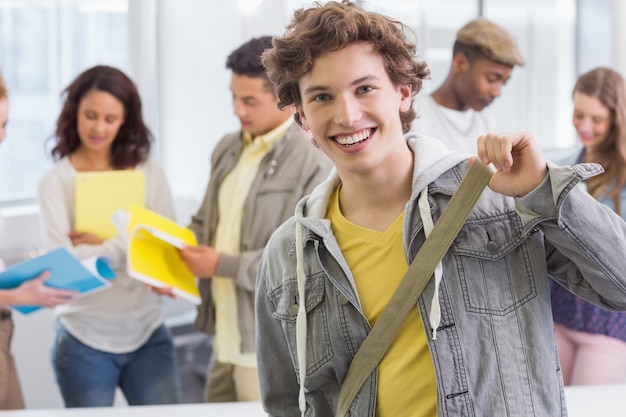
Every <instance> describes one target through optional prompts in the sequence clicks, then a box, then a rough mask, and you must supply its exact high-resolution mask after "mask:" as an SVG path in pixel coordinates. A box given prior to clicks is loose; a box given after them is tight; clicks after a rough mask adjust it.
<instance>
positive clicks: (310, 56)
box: [262, 1, 430, 133]
mask: <svg viewBox="0 0 626 417" xmlns="http://www.w3.org/2000/svg"><path fill="white" fill-rule="evenodd" d="M407 32H410V29H408V28H407V27H406V26H405V25H403V24H402V23H401V22H399V21H397V20H393V19H390V18H388V17H386V16H383V15H381V14H378V13H374V12H367V11H365V10H363V9H361V8H359V7H358V6H356V5H355V4H353V3H351V2H350V1H342V2H341V3H340V2H336V1H330V2H328V3H326V4H324V5H322V4H320V3H319V2H316V3H314V5H313V7H311V8H309V9H298V10H296V11H295V12H294V15H293V18H292V20H291V23H290V24H289V25H288V26H287V28H286V31H285V34H284V35H283V36H281V37H275V38H274V39H273V42H272V44H273V48H271V49H268V50H266V51H265V52H264V53H263V57H262V62H263V65H264V66H265V68H266V70H267V75H268V77H269V79H270V81H271V82H272V84H273V85H274V88H275V90H276V96H277V97H278V99H279V106H280V107H281V108H283V107H285V106H289V105H292V104H295V105H296V106H298V107H300V106H301V104H302V97H301V96H300V90H299V88H298V81H299V79H300V78H302V77H303V76H304V75H306V74H307V73H308V72H309V71H310V70H311V68H312V66H313V60H314V59H315V58H316V57H317V56H319V55H321V54H323V53H325V52H329V51H338V50H341V49H343V48H345V47H346V46H348V45H350V44H352V43H355V42H361V41H365V42H369V43H370V44H372V45H373V47H374V50H375V51H376V52H378V53H379V54H380V55H381V56H382V58H383V62H384V65H385V69H386V71H387V74H388V75H389V78H390V79H391V81H392V83H394V84H395V85H397V86H402V85H411V87H412V95H413V97H415V95H416V94H417V93H418V92H419V91H420V90H421V89H422V81H423V80H424V79H427V78H428V76H429V74H430V71H429V70H428V68H427V66H426V63H425V62H423V61H418V60H416V59H415V54H416V49H417V48H416V46H415V43H412V42H410V41H409V40H408V39H407V35H406V33H407ZM415 117H416V112H415V110H414V109H413V106H411V108H410V109H409V110H408V111H406V112H401V113H400V120H401V122H402V131H403V132H404V133H407V132H408V131H409V130H410V129H411V124H412V123H413V120H414V119H415Z"/></svg>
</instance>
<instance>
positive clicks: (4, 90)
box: [0, 71, 9, 99]
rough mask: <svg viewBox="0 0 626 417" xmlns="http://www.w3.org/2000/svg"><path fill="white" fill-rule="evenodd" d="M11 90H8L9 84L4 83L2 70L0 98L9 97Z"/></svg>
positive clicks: (0, 74)
mask: <svg viewBox="0 0 626 417" xmlns="http://www.w3.org/2000/svg"><path fill="white" fill-rule="evenodd" d="M8 97H9V92H8V91H7V86H6V84H5V83H4V78H3V77H2V71H0V99H3V98H8Z"/></svg>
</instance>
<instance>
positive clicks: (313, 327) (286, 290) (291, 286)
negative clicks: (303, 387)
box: [272, 272, 333, 376]
mask: <svg viewBox="0 0 626 417" xmlns="http://www.w3.org/2000/svg"><path fill="white" fill-rule="evenodd" d="M324 279H325V274H324V273H323V272H321V273H318V274H315V275H313V276H309V277H307V281H306V285H305V306H306V313H307V314H306V316H307V317H306V318H307V320H306V321H307V338H306V339H307V342H306V345H307V346H306V366H307V370H306V373H307V376H310V375H313V374H314V373H315V372H317V371H318V370H319V369H320V368H321V367H322V366H323V365H324V364H326V363H327V362H328V361H329V360H331V359H332V357H333V354H332V346H331V341H330V332H329V328H328V326H329V324H328V312H327V310H326V308H325V306H324ZM272 299H273V302H274V305H275V306H276V311H275V312H274V313H273V316H274V318H276V319H278V320H281V322H282V323H283V328H284V329H285V334H286V335H287V338H288V343H289V346H290V349H289V350H290V352H291V360H292V362H293V366H294V369H295V370H296V374H298V375H299V367H298V358H297V344H296V317H297V315H298V309H299V303H300V300H299V299H298V282H297V280H296V279H295V278H294V279H291V280H288V281H285V282H284V283H283V285H282V286H281V287H280V288H279V289H277V290H276V291H274V292H273V294H272Z"/></svg>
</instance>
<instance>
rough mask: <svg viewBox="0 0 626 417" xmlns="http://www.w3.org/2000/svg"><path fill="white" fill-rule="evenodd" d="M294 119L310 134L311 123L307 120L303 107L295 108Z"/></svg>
mask: <svg viewBox="0 0 626 417" xmlns="http://www.w3.org/2000/svg"><path fill="white" fill-rule="evenodd" d="M293 119H294V120H295V121H296V123H297V124H298V126H300V127H301V128H302V130H304V131H306V132H307V133H308V134H309V135H310V134H311V131H310V130H309V124H308V123H307V121H306V117H305V116H304V112H303V111H302V109H299V108H295V106H294V109H293Z"/></svg>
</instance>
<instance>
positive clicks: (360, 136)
mask: <svg viewBox="0 0 626 417" xmlns="http://www.w3.org/2000/svg"><path fill="white" fill-rule="evenodd" d="M370 134H371V131H370V130H364V131H362V132H359V133H355V134H354V135H350V136H335V139H336V140H337V142H338V143H339V144H341V145H354V144H355V143H358V142H361V141H364V140H365V139H367V138H369V137H370Z"/></svg>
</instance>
